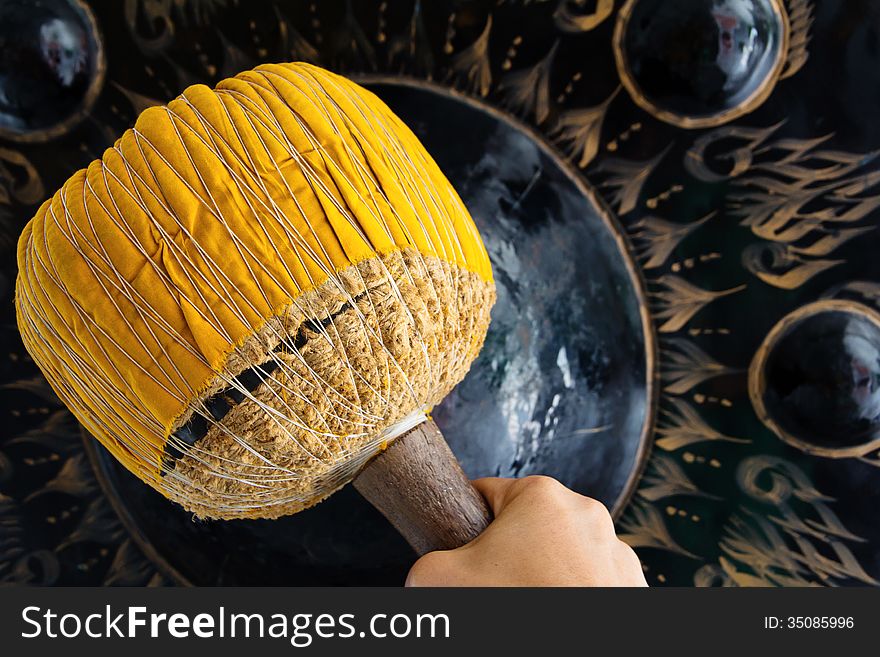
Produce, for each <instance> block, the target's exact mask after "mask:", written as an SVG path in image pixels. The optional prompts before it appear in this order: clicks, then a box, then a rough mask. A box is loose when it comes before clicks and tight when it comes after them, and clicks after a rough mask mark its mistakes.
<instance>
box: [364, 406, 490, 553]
mask: <svg viewBox="0 0 880 657" xmlns="http://www.w3.org/2000/svg"><path fill="white" fill-rule="evenodd" d="M354 487H355V488H356V489H357V490H358V492H359V493H360V494H361V495H363V496H364V497H365V498H366V499H367V501H369V502H370V504H372V505H373V506H375V507H376V508H377V509H379V511H381V512H382V515H384V516H385V517H386V518H388V520H389V521H390V522H391V524H392V525H394V527H395V528H396V529H397V531H399V532H400V533H401V534H402V535H403V537H404V538H405V539H406V540H407V541H408V542H409V544H410V545H412V547H413V549H414V550H415V551H416V552H417V553H418V554H419V555H420V556H421V555H423V554H425V553H427V552H433V551H434V550H451V549H454V548H457V547H461V546H462V545H464V544H465V543H469V542H470V541H472V540H473V539H474V538H476V537H477V536H479V535H480V533H482V531H483V530H484V529H485V528H486V526H487V525H488V524H489V523H490V522H491V520H492V514H491V513H490V511H489V508H488V507H487V506H486V502H485V500H484V499H483V497H482V496H481V495H480V494H479V493H478V492H477V491H476V489H475V488H474V487H473V486H472V485H471V483H470V481H468V478H467V477H466V476H465V474H464V472H462V469H461V466H460V465H459V464H458V461H457V460H456V458H455V455H454V454H453V453H452V450H450V449H449V446H448V445H447V444H446V441H445V440H444V439H443V434H442V433H440V429H438V428H437V425H436V424H434V422H432V421H431V420H428V421H427V422H423V423H422V424H420V425H419V426H417V427H415V428H414V429H412V430H410V431H409V432H407V433H405V434H404V435H402V436H401V437H400V438H398V439H397V440H395V441H394V442H393V443H391V446H390V447H388V449H386V450H385V451H384V452H382V453H381V454H379V456H377V457H376V458H374V459H373V460H372V461H370V463H369V464H368V465H367V466H366V467H365V468H364V469H363V470H362V471H361V473H360V474H359V475H358V476H357V478H356V479H355V480H354Z"/></svg>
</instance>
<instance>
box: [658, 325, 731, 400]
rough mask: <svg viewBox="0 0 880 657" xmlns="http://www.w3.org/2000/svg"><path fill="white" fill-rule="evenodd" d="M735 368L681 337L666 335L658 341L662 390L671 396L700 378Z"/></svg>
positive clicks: (728, 372) (690, 386)
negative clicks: (723, 363)
mask: <svg viewBox="0 0 880 657" xmlns="http://www.w3.org/2000/svg"><path fill="white" fill-rule="evenodd" d="M737 371H739V370H736V369H734V368H732V367H727V366H725V365H722V364H721V363H719V362H718V361H716V360H715V359H713V358H712V357H711V356H709V355H708V354H707V353H706V352H704V351H703V350H702V349H700V348H699V347H698V346H697V345H695V344H694V343H693V342H690V341H689V340H685V339H684V338H667V339H665V340H663V342H662V343H661V346H660V378H661V380H662V381H663V383H664V386H663V390H664V392H667V393H669V394H671V395H683V394H684V393H686V392H688V391H689V390H691V389H692V388H694V387H695V386H698V385H700V384H701V383H703V382H704V381H708V380H709V379H713V378H715V377H717V376H723V375H725V374H732V373H734V372H737Z"/></svg>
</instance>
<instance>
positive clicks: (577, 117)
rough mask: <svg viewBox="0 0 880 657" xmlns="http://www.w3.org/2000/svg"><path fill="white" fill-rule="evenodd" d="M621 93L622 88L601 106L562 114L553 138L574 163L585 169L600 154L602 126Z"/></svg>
mask: <svg viewBox="0 0 880 657" xmlns="http://www.w3.org/2000/svg"><path fill="white" fill-rule="evenodd" d="M618 93H620V87H618V88H617V89H615V90H614V92H613V93H612V94H611V95H610V96H608V98H607V99H606V100H605V101H604V102H603V103H602V104H600V105H596V106H595V107H584V108H580V109H573V110H568V111H566V112H563V113H562V114H560V116H559V119H558V120H557V121H556V125H555V126H554V131H553V136H554V138H555V140H556V141H557V143H559V144H560V145H562V146H563V148H564V150H566V152H568V154H569V156H570V157H571V159H572V161H573V162H575V163H576V164H577V166H578V167H580V168H581V169H583V168H584V167H586V166H587V165H588V164H589V163H590V162H592V161H593V158H594V157H596V153H598V152H599V141H600V140H601V138H602V124H603V123H604V122H605V115H606V114H607V113H608V107H609V105H611V102H612V101H613V100H614V99H615V98H616V97H617V94H618Z"/></svg>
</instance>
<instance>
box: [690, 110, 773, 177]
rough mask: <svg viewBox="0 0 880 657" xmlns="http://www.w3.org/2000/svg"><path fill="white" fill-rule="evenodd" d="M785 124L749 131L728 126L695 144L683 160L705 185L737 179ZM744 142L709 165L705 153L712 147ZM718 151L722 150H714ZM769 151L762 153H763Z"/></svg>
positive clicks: (716, 156) (718, 154)
mask: <svg viewBox="0 0 880 657" xmlns="http://www.w3.org/2000/svg"><path fill="white" fill-rule="evenodd" d="M784 124H785V121H780V122H779V123H777V124H775V125H771V126H770V127H768V128H749V127H745V126H738V125H734V126H727V127H725V128H718V129H717V130H712V131H711V132H707V133H706V134H704V135H702V136H700V137H699V138H698V139H697V140H696V141H694V144H693V146H691V147H690V149H689V150H688V152H687V153H686V154H685V157H684V168H685V170H686V171H687V172H688V173H689V174H690V175H692V176H693V177H694V178H696V179H697V180H699V181H701V182H705V183H716V182H722V181H724V180H730V179H731V178H736V177H738V176H740V175H742V174H743V173H745V172H746V171H748V170H749V167H751V165H752V161H753V160H754V158H755V156H756V154H757V152H758V148H759V147H760V146H761V145H762V144H763V143H764V142H765V141H767V139H769V138H770V136H771V135H773V133H775V132H776V131H777V130H779V128H781V127H782V126H783V125H784ZM728 141H733V142H745V143H744V144H743V145H741V146H737V147H736V148H727V149H725V150H720V152H717V153H716V155H715V156H714V158H713V159H712V160H711V161H710V160H708V159H707V157H706V153H707V152H708V151H709V150H710V147H712V146H714V145H715V144H718V143H720V142H728ZM712 150H713V151H718V150H719V149H712ZM766 150H767V149H762V150H761V152H764V151H766ZM713 164H715V165H720V166H723V167H726V170H720V171H719V170H716V169H715V168H714V167H713V166H712V165H713Z"/></svg>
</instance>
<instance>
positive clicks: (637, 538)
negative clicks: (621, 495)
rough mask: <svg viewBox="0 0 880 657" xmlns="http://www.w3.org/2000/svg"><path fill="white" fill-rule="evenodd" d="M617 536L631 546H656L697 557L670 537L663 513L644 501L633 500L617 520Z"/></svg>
mask: <svg viewBox="0 0 880 657" xmlns="http://www.w3.org/2000/svg"><path fill="white" fill-rule="evenodd" d="M617 529H618V533H617V537H618V538H619V539H620V540H621V541H623V542H624V543H626V544H627V545H629V546H630V547H632V548H657V549H660V550H666V551H667V552H672V553H674V554H678V555H681V556H683V557H690V558H691V559H699V557H698V556H697V555H696V554H694V553H693V552H690V551H688V550H686V549H685V548H683V547H682V546H681V545H679V544H678V543H676V541H675V539H674V538H672V534H671V533H670V532H669V529H668V528H667V527H666V521H665V520H664V519H663V515H662V514H661V513H660V512H659V511H658V510H657V509H656V508H655V507H653V506H652V505H650V504H648V503H646V502H640V501H635V502H633V503H632V504H631V505H630V506H629V508H628V509H627V510H626V513H625V514H624V515H623V517H622V518H621V519H620V521H619V522H618V526H617Z"/></svg>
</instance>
